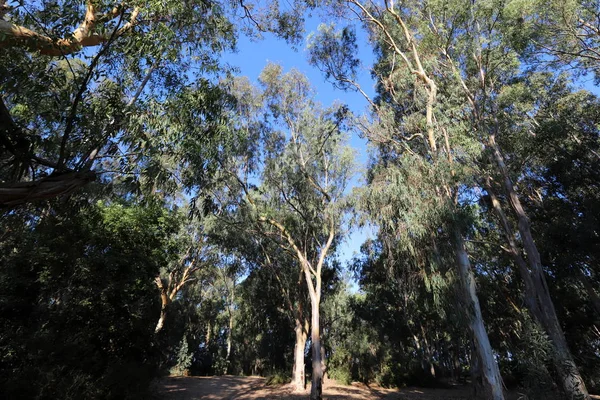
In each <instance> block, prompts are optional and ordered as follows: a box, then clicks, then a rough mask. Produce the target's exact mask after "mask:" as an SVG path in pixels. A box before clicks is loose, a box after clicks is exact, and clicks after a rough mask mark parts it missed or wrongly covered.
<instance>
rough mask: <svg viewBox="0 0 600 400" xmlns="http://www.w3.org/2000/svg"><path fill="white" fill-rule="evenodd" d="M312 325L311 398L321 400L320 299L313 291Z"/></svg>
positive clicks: (311, 297)
mask: <svg viewBox="0 0 600 400" xmlns="http://www.w3.org/2000/svg"><path fill="white" fill-rule="evenodd" d="M310 306H311V324H310V325H311V326H310V339H311V341H312V386H311V388H310V400H321V393H322V391H323V369H322V365H321V332H320V325H319V322H320V321H319V319H320V318H319V299H318V298H317V297H316V296H315V295H314V294H313V293H311V296H310Z"/></svg>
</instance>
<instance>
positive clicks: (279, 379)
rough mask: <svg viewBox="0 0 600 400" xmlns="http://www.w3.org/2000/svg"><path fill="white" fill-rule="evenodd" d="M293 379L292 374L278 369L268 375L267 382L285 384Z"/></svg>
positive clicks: (269, 384)
mask: <svg viewBox="0 0 600 400" xmlns="http://www.w3.org/2000/svg"><path fill="white" fill-rule="evenodd" d="M290 381H291V378H290V375H289V374H288V373H286V372H282V371H276V372H274V373H272V374H270V375H269V376H267V381H266V382H265V384H266V385H267V386H273V385H285V384H286V383H289V382H290Z"/></svg>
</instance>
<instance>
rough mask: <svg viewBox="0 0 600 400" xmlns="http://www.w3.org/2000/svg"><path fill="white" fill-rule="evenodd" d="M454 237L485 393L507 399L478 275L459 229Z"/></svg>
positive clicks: (464, 297) (488, 397) (488, 396)
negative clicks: (487, 327)
mask: <svg viewBox="0 0 600 400" xmlns="http://www.w3.org/2000/svg"><path fill="white" fill-rule="evenodd" d="M454 240H455V250H456V261H457V264H458V272H459V277H460V281H461V286H462V292H463V300H464V301H465V303H466V305H467V312H468V313H469V315H468V319H469V328H470V330H471V334H472V335H473V342H474V347H475V351H476V353H477V354H476V355H474V356H476V357H477V358H478V361H479V367H480V369H481V377H482V386H483V391H484V395H485V398H486V399H489V400H504V392H503V389H502V378H501V376H500V370H499V369H498V364H497V363H496V360H495V359H494V353H493V352H492V346H491V345H490V340H489V338H488V335H487V332H486V330H485V325H484V323H483V316H482V315H481V307H480V305H479V298H478V297H477V292H476V288H475V278H474V276H473V270H472V269H471V262H470V261H469V256H468V254H467V250H466V248H465V243H464V239H463V237H462V234H461V233H460V232H458V231H455V232H454Z"/></svg>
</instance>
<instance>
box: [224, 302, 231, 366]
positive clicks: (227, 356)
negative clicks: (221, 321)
mask: <svg viewBox="0 0 600 400" xmlns="http://www.w3.org/2000/svg"><path fill="white" fill-rule="evenodd" d="M228 328H229V329H228V332H227V355H226V356H225V369H224V371H223V373H224V374H227V373H228V372H229V366H230V365H231V345H232V339H233V313H232V312H231V306H230V308H229V327H228Z"/></svg>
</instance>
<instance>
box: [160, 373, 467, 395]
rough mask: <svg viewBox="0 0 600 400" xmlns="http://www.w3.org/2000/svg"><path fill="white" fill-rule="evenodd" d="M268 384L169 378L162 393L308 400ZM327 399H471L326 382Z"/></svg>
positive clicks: (249, 379) (250, 379) (463, 391)
mask: <svg viewBox="0 0 600 400" xmlns="http://www.w3.org/2000/svg"><path fill="white" fill-rule="evenodd" d="M265 382H266V380H265V378H261V377H256V376H215V377H196V376H195V377H169V378H165V379H164V380H162V381H161V382H160V384H159V388H158V392H159V395H160V398H161V399H164V400H196V399H206V400H217V399H218V400H221V399H240V400H258V399H290V400H300V399H302V400H305V399H306V398H308V394H309V389H307V390H306V391H305V392H304V393H294V392H293V391H292V389H291V387H290V386H289V385H273V386H267V385H266V384H265ZM309 386H310V385H309ZM323 398H324V399H328V400H334V399H335V400H342V399H351V400H370V399H386V400H468V399H470V388H466V387H457V388H452V389H422V388H404V389H401V390H396V389H385V388H381V387H377V386H370V387H369V386H366V385H364V384H360V383H354V384H352V385H351V386H344V385H340V384H338V383H336V382H335V381H332V380H326V381H325V382H324V385H323Z"/></svg>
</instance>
